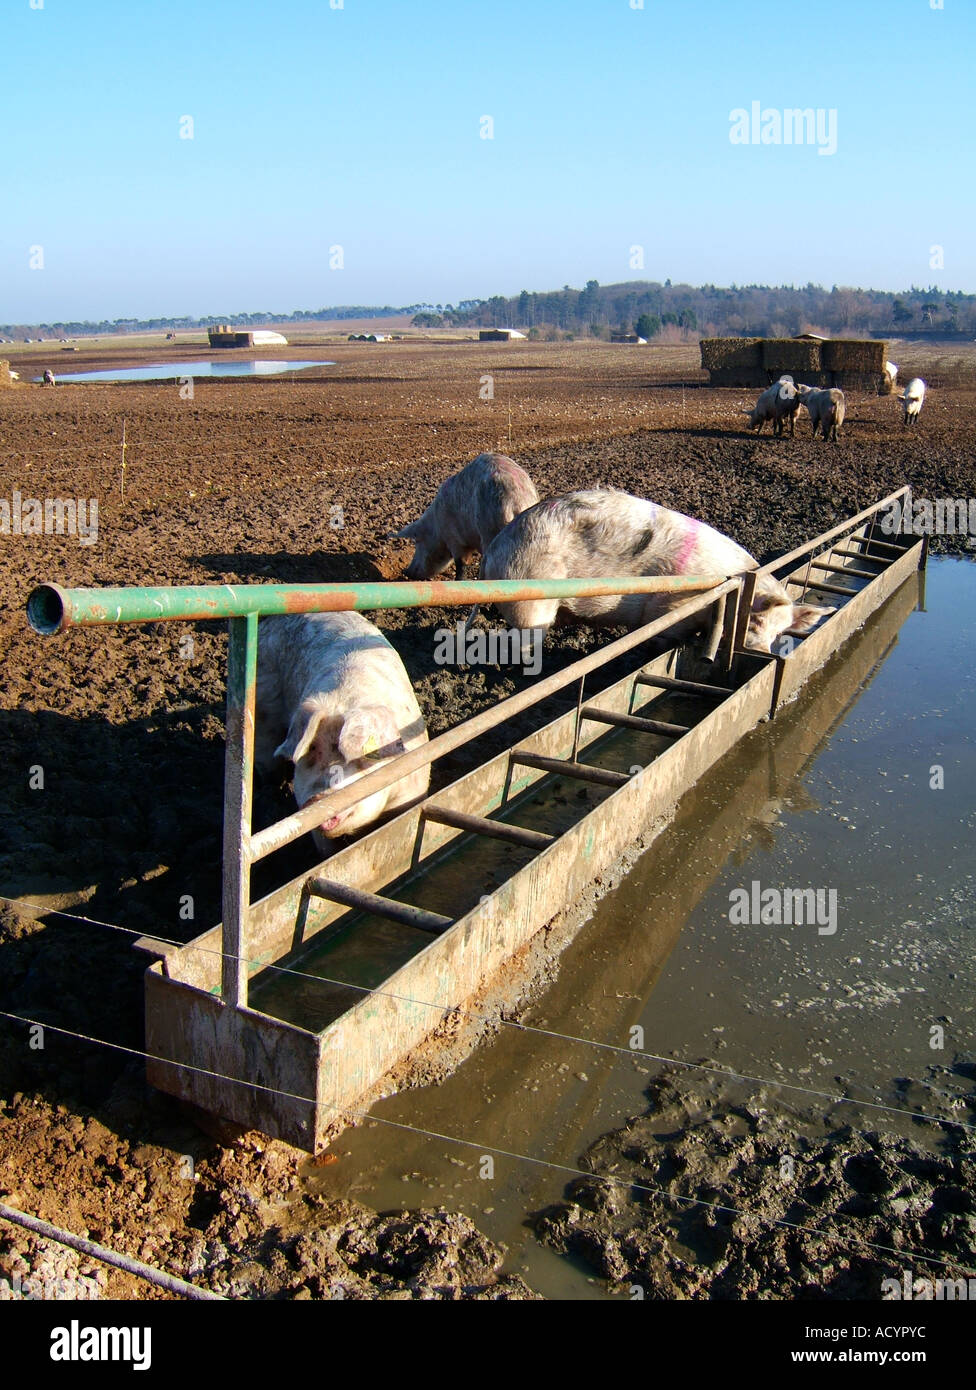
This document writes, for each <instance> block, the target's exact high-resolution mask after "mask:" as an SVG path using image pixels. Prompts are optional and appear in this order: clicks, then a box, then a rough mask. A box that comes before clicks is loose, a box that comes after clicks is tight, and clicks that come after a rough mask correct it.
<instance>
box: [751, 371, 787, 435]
mask: <svg viewBox="0 0 976 1390" xmlns="http://www.w3.org/2000/svg"><path fill="white" fill-rule="evenodd" d="M799 408H800V401H799V398H798V396H797V393H796V387H795V386H794V384H793V378H792V377H791V376H781V377H780V379H779V381H774V382H773V384H772V386H767V387H766V390H765V391H764V392H763V393H762V395H761V396H760V397H759V399H758V400H757V401H756V404H755V405H754V406H753V408H752V410H745V411H743V412H742V413H743V414H744V415H748V417H749V428H750V429H751V430H755V431H756V432H757V434H762V430H763V425H764V424H765V423H766V421H767V420H771V421H772V426H773V434H774V435H776V436H778V437H780V438H782V435H783V431H784V429H785V427H786V426H787V425H789V430H790V438H791V439H792V438H793V436H794V433H795V425H796V412H797V411H798V410H799Z"/></svg>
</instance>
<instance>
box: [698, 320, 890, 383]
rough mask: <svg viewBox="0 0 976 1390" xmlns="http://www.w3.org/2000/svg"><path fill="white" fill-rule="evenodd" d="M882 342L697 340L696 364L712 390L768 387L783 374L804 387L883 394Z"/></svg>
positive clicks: (811, 337)
mask: <svg viewBox="0 0 976 1390" xmlns="http://www.w3.org/2000/svg"><path fill="white" fill-rule="evenodd" d="M887 355H888V344H887V343H886V342H885V341H884V340H883V339H880V338H879V339H871V338H864V339H862V338H822V337H820V336H819V335H818V334H815V333H804V334H800V335H798V336H797V337H795V338H702V340H701V363H702V367H703V368H704V370H705V371H707V372H708V374H709V384H710V385H712V386H753V387H759V388H762V387H764V386H769V385H770V384H771V383H772V382H774V381H776V380H777V378H779V377H780V376H782V375H783V374H784V372H788V373H789V374H790V375H791V376H793V377H794V378H795V379H796V381H797V382H801V381H802V382H805V383H806V385H808V386H839V387H841V388H842V389H843V390H848V391H870V392H875V393H877V394H884V393H885V392H887V391H888V390H889V389H890V386H889V378H888V376H887V374H886V371H885V363H886V360H887Z"/></svg>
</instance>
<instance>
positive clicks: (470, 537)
mask: <svg viewBox="0 0 976 1390" xmlns="http://www.w3.org/2000/svg"><path fill="white" fill-rule="evenodd" d="M538 500H539V494H538V493H537V492H536V490H535V487H534V485H533V483H532V479H531V478H530V477H529V475H528V473H526V471H525V469H524V468H520V467H519V466H518V464H517V463H515V462H514V460H513V459H510V458H507V457H506V456H505V455H504V454H479V455H478V457H477V458H476V459H474V460H473V462H471V463H469V464H468V465H467V467H465V468H462V469H461V471H460V473H455V474H453V476H452V477H450V478H448V479H447V481H446V482H444V483H442V484H441V486H440V488H439V489H438V491H437V496H436V497H435V498H434V500H433V502H431V504H430V506H429V507H428V508H427V510H426V511H425V512H424V514H423V516H421V517H418V519H417V520H416V521H411V522H410V523H409V524H408V525H407V526H403V527H401V529H400V530H399V531H397V532H395V537H397V538H402V539H404V540H411V541H413V542H414V546H415V549H414V552H413V559H412V560H411V561H410V565H409V567H408V569H407V578H408V579H433V577H434V576H435V575H437V574H441V573H443V571H444V570H445V569H447V566H448V565H449V564H450V562H451V560H452V559H453V561H454V568H455V575H456V577H457V578H458V579H463V578H464V566H465V564H469V563H470V562H471V561H472V560H473V559H474V555H475V552H476V551H480V552H481V553H482V554H484V552H485V550H486V549H487V547H488V545H489V543H490V542H491V541H492V540H494V538H495V536H497V535H498V532H499V531H500V530H501V529H502V527H503V526H507V525H508V523H509V522H510V521H511V520H512V518H513V517H516V516H518V514H519V512H524V511H525V509H526V507H531V506H532V505H533V504H534V503H536V502H538Z"/></svg>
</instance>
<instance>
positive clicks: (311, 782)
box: [255, 613, 430, 853]
mask: <svg viewBox="0 0 976 1390" xmlns="http://www.w3.org/2000/svg"><path fill="white" fill-rule="evenodd" d="M426 742H427V730H426V728H425V726H424V721H423V717H422V715H421V713H420V707H419V706H418V704H417V700H416V697H415V695H414V693H413V688H412V686H411V684H410V679H409V677H408V676H407V673H406V671H405V669H404V667H403V663H402V662H401V660H400V658H399V656H397V654H396V652H395V651H394V649H393V647H392V646H391V645H390V643H389V642H388V641H387V640H386V638H385V637H384V636H383V634H382V633H381V632H380V631H379V629H378V628H376V627H374V626H373V624H372V623H371V622H368V621H367V620H366V619H365V618H364V617H362V615H361V614H359V613H305V614H293V615H289V616H287V617H276V618H262V619H261V622H260V625H259V627H258V683H257V708H256V728H255V765H256V767H257V769H258V771H259V772H264V773H268V772H270V771H272V769H273V768H274V765H275V760H276V759H277V758H284V759H287V760H289V761H291V762H292V763H294V765H295V772H294V789H295V800H296V801H297V802H298V805H299V806H300V807H303V806H306V805H307V804H308V802H309V801H313V800H314V799H315V798H316V797H319V796H322V795H323V794H324V793H326V792H330V791H335V790H336V789H338V788H339V787H341V786H348V784H349V783H350V782H354V781H356V779H357V778H359V777H362V776H363V775H364V773H367V772H370V771H372V770H373V769H374V768H376V767H379V766H381V765H382V764H383V763H384V762H387V761H388V760H389V759H390V758H394V757H396V756H397V755H398V754H400V753H404V752H407V751H409V750H410V749H412V748H418V747H419V746H420V745H421V744H423V743H426ZM429 781H430V768H429V767H422V768H418V769H417V771H415V772H411V773H409V774H408V775H407V776H406V777H404V778H402V779H401V780H400V781H399V782H394V783H393V784H392V785H391V786H389V787H386V788H384V789H383V790H382V791H378V792H374V793H373V795H372V796H368V797H366V798H365V800H363V801H360V802H357V803H356V804H355V805H353V806H350V807H348V808H347V809H346V810H345V811H340V812H339V814H338V815H333V816H330V817H329V818H328V819H327V820H325V821H323V822H322V824H321V825H320V826H319V827H318V828H317V829H316V830H314V831H313V832H312V833H313V836H314V838H315V843H316V845H317V846H318V848H319V850H320V851H321V852H322V853H326V844H325V841H326V840H330V839H333V838H334V837H335V836H337V835H351V834H353V833H354V832H355V831H357V830H362V829H363V827H364V826H367V825H371V824H372V823H373V821H375V820H377V819H378V818H379V817H380V816H381V815H385V814H386V813H387V812H389V811H393V810H395V809H397V808H398V807H403V806H405V805H407V804H408V803H411V802H414V801H417V800H418V799H419V798H420V797H421V796H423V795H424V793H425V792H426V790H427V786H428V783H429Z"/></svg>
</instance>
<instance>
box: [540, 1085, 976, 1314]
mask: <svg viewBox="0 0 976 1390" xmlns="http://www.w3.org/2000/svg"><path fill="white" fill-rule="evenodd" d="M925 1080H926V1082H927V1083H928V1084H929V1085H930V1086H933V1087H937V1086H939V1085H940V1084H945V1083H946V1082H949V1083H950V1084H954V1085H957V1086H958V1085H959V1084H960V1083H961V1084H962V1085H964V1086H965V1087H966V1088H967V1090H968V1091H969V1101H968V1107H967V1111H966V1113H967V1115H968V1120H969V1122H970V1123H971V1122H972V1119H973V1116H974V1114H976V1090H974V1089H973V1087H972V1082H973V1081H974V1080H976V1069H974V1068H973V1067H972V1066H969V1067H964V1068H962V1070H961V1071H960V1070H959V1069H956V1070H955V1071H952V1072H950V1070H949V1069H947V1068H944V1067H931V1068H929V1074H928V1075H927V1076H926V1078H925ZM648 1099H649V1101H650V1108H649V1110H648V1112H647V1113H646V1114H644V1115H639V1116H637V1117H635V1118H634V1119H632V1120H630V1121H629V1122H628V1123H627V1124H626V1125H625V1126H624V1127H623V1128H622V1129H619V1130H615V1131H614V1132H613V1133H610V1134H606V1135H604V1136H603V1138H601V1139H600V1140H598V1141H597V1142H596V1143H595V1144H593V1145H592V1146H591V1147H590V1148H589V1149H588V1150H587V1151H586V1153H585V1154H584V1155H583V1157H582V1159H581V1166H582V1167H583V1168H585V1169H588V1170H590V1171H591V1172H592V1174H593V1176H592V1177H581V1178H578V1179H577V1180H576V1181H575V1182H573V1183H572V1184H571V1185H570V1187H569V1189H568V1191H567V1200H566V1201H563V1202H559V1203H557V1204H555V1205H553V1206H551V1207H549V1208H547V1209H546V1210H545V1211H543V1212H541V1213H538V1214H537V1216H536V1221H535V1231H536V1234H537V1236H538V1237H539V1239H540V1240H542V1241H543V1242H544V1243H545V1244H547V1245H549V1246H551V1247H553V1248H554V1249H556V1250H559V1251H561V1252H563V1253H565V1254H571V1255H576V1256H579V1257H581V1258H582V1259H583V1260H584V1261H585V1262H586V1263H587V1264H588V1265H589V1266H591V1267H592V1268H593V1270H594V1271H595V1272H596V1273H598V1274H599V1275H600V1276H601V1277H602V1278H603V1279H605V1280H607V1281H608V1283H610V1284H611V1285H613V1286H616V1287H617V1289H618V1290H619V1291H620V1292H621V1293H624V1294H625V1295H627V1296H630V1297H633V1296H634V1295H635V1293H638V1296H642V1297H647V1298H657V1299H675V1298H722V1299H752V1298H782V1299H797V1298H804V1299H852V1298H856V1299H879V1298H882V1297H885V1296H887V1297H891V1296H892V1294H893V1291H892V1289H891V1288H890V1286H888V1287H887V1288H886V1287H885V1285H884V1282H883V1281H885V1280H895V1281H896V1284H897V1286H898V1288H899V1289H904V1287H905V1284H904V1279H905V1272H906V1270H908V1271H909V1272H910V1276H911V1282H912V1284H914V1281H915V1279H921V1280H929V1281H932V1280H934V1279H942V1280H948V1279H951V1280H960V1279H961V1280H963V1281H964V1287H965V1288H966V1289H967V1290H968V1271H969V1269H970V1267H971V1265H972V1256H973V1248H974V1242H976V1163H974V1157H973V1154H972V1151H971V1149H972V1146H971V1143H970V1141H969V1138H968V1136H967V1135H966V1134H965V1132H964V1131H960V1129H959V1128H957V1127H954V1126H952V1125H947V1126H946V1127H945V1129H944V1132H943V1133H942V1134H941V1135H940V1136H939V1141H940V1142H939V1147H938V1150H937V1151H935V1152H932V1151H930V1150H928V1149H927V1148H925V1147H922V1146H921V1145H920V1144H918V1143H915V1142H913V1141H912V1139H910V1138H907V1137H905V1136H903V1135H895V1136H892V1135H886V1134H884V1133H882V1132H880V1131H879V1130H878V1129H870V1128H869V1129H862V1128H859V1127H858V1125H857V1124H854V1123H852V1122H851V1114H850V1107H846V1106H845V1107H840V1106H837V1107H832V1108H830V1109H828V1110H827V1112H826V1114H825V1113H824V1112H823V1111H822V1110H813V1109H808V1110H806V1111H799V1112H795V1111H794V1112H792V1113H791V1109H790V1106H789V1105H788V1104H785V1105H784V1102H783V1098H782V1095H781V1094H778V1093H777V1092H776V1091H775V1090H774V1089H767V1088H764V1087H761V1086H760V1087H756V1088H754V1089H752V1090H746V1091H745V1092H744V1091H743V1088H742V1086H741V1085H735V1084H733V1083H730V1082H729V1081H726V1080H719V1079H715V1080H714V1081H713V1082H711V1083H710V1084H709V1083H708V1082H705V1083H703V1082H702V1080H701V1079H700V1078H696V1079H694V1080H691V1079H689V1078H688V1077H687V1076H685V1075H680V1074H679V1075H671V1076H667V1077H659V1078H657V1079H656V1080H655V1081H654V1082H652V1083H651V1085H650V1086H649V1087H648ZM942 1109H943V1112H944V1115H945V1118H946V1119H947V1120H948V1119H952V1120H955V1119H958V1111H957V1110H954V1109H950V1107H949V1106H943V1107H942ZM858 1119H859V1121H860V1123H863V1122H864V1116H863V1115H861V1116H860V1117H858ZM638 1291H639V1292H638ZM965 1296H966V1295H965V1293H964V1294H963V1297H965Z"/></svg>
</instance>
